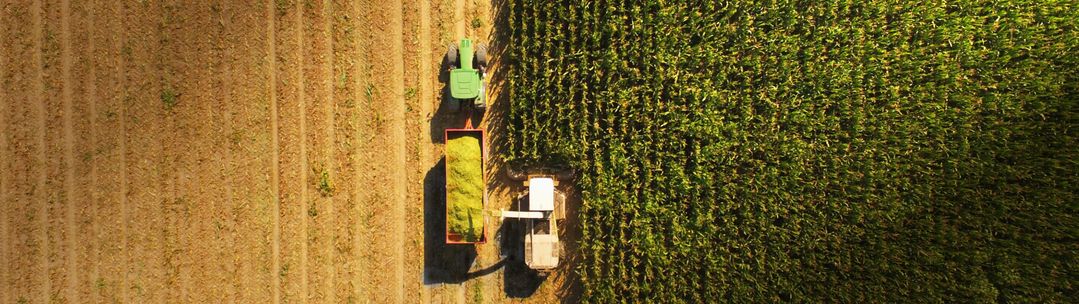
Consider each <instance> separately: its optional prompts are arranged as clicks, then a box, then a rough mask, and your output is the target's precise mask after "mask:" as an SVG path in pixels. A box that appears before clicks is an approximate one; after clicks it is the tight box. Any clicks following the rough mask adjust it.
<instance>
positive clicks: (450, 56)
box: [446, 44, 457, 68]
mask: <svg viewBox="0 0 1079 304" xmlns="http://www.w3.org/2000/svg"><path fill="white" fill-rule="evenodd" d="M446 62H447V63H449V65H450V68H456V67H457V45H456V44H450V46H449V50H446Z"/></svg>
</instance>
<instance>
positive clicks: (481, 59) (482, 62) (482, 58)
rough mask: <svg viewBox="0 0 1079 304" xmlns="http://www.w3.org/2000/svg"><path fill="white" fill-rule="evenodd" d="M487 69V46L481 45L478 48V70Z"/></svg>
mask: <svg viewBox="0 0 1079 304" xmlns="http://www.w3.org/2000/svg"><path fill="white" fill-rule="evenodd" d="M484 68H487V46H486V45H480V46H479V47H477V48H476V69H484Z"/></svg>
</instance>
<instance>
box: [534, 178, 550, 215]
mask: <svg viewBox="0 0 1079 304" xmlns="http://www.w3.org/2000/svg"><path fill="white" fill-rule="evenodd" d="M528 210H531V211H552V210H554V179H551V178H550V177H533V178H531V179H529V180H528Z"/></svg>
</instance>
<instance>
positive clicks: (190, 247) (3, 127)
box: [0, 0, 574, 303]
mask: <svg viewBox="0 0 1079 304" xmlns="http://www.w3.org/2000/svg"><path fill="white" fill-rule="evenodd" d="M496 5H497V4H493V3H490V2H475V1H470V0H434V1H421V0H391V1H376V0H361V1H345V0H333V1H329V0H323V1H317V0H267V1H260V2H257V3H245V2H242V1H159V0H144V1H44V0H37V1H14V2H5V3H4V4H0V135H2V136H0V210H4V211H3V212H0V302H2V303H76V302H95V303H98V302H100V303H117V302H118V303H165V302H169V303H172V302H180V303H216V302H240V303H297V302H300V303H316V302H318V303H330V302H333V303H342V302H343V303H359V302H374V303H414V302H424V303H464V302H470V303H475V302H481V303H489V302H534V303H551V302H557V301H560V300H569V301H573V300H574V297H573V291H572V290H573V289H572V288H570V286H573V283H571V282H572V279H571V278H570V277H569V274H570V272H569V271H568V269H569V267H568V266H564V267H563V269H562V270H559V271H558V272H556V273H555V274H553V275H552V276H551V277H548V278H546V279H545V280H541V279H539V278H538V277H535V276H534V274H532V273H530V272H529V271H527V269H523V268H522V267H523V265H521V264H520V263H517V262H513V261H504V260H503V257H504V256H506V255H507V250H506V249H504V248H502V247H503V244H500V243H499V242H498V241H497V240H498V239H500V235H497V233H499V231H501V230H498V231H496V230H495V229H498V228H499V227H501V223H499V221H498V220H497V219H489V220H488V223H487V224H488V225H490V226H489V227H493V228H492V229H489V230H490V231H491V234H489V235H488V237H489V238H495V239H496V240H493V241H491V242H489V243H488V244H484V245H480V246H473V247H461V246H446V245H444V244H442V240H443V238H442V234H443V233H444V231H442V230H444V226H438V225H440V223H443V224H444V222H440V221H444V218H442V217H443V216H444V215H443V212H444V210H443V209H439V208H443V207H444V206H442V205H440V202H441V195H442V192H440V191H442V187H444V185H443V184H441V183H442V182H443V181H442V178H443V174H444V171H442V170H444V162H443V160H442V158H441V155H442V145H443V143H442V139H441V132H442V131H441V130H442V129H443V128H446V127H461V126H462V125H460V124H461V122H462V120H461V119H460V117H459V116H456V115H453V114H452V113H445V111H443V110H441V109H440V107H439V105H440V100H441V97H442V96H441V95H442V90H443V82H444V79H442V78H441V77H442V76H443V73H442V71H443V69H444V65H443V63H442V57H443V55H444V53H445V46H446V45H447V44H449V43H451V42H452V41H454V40H456V39H459V38H464V37H473V38H474V39H478V40H480V41H481V42H485V43H488V44H491V45H492V49H493V50H497V44H498V42H497V38H496V37H498V36H497V35H496V33H495V27H494V25H495V21H496V20H495V18H494V16H495V13H496V10H497V7H496ZM492 53H493V54H494V55H493V56H492V57H494V58H492V61H493V62H494V64H493V67H492V69H491V71H492V74H491V75H492V76H497V75H498V73H497V71H498V58H497V54H498V53H497V52H492ZM492 85H493V87H492V88H493V90H492V92H491V93H489V95H490V96H491V98H492V100H491V101H490V103H491V110H489V112H488V116H487V117H496V116H497V115H498V111H499V110H498V109H499V108H500V107H499V103H500V102H503V101H502V100H500V97H499V95H500V93H499V92H501V91H500V90H499V89H498V86H499V85H500V82H498V79H497V77H495V81H494V82H493V83H492ZM477 121H479V123H480V125H481V126H484V127H488V128H489V131H490V132H489V134H490V135H491V136H492V138H491V139H489V142H490V141H494V140H497V126H493V125H490V124H491V122H489V121H487V120H483V121H480V120H478V117H477ZM496 122H497V120H496ZM492 149H497V145H495V146H493V147H492ZM487 152H488V155H489V156H492V157H491V158H489V159H488V162H489V168H490V169H489V170H488V172H486V174H488V180H489V181H490V185H489V186H488V193H489V195H490V198H489V200H490V202H492V203H491V205H490V206H488V209H499V208H504V207H505V206H508V205H509V198H510V197H511V196H515V195H516V191H518V190H519V189H518V188H514V187H516V185H513V184H510V183H507V182H506V181H505V180H504V179H503V178H501V177H500V176H501V175H500V174H501V170H502V169H501V165H500V164H499V163H498V160H497V158H495V157H493V156H494V155H497V153H496V152H497V151H495V150H489V151H487ZM571 209H572V208H571ZM571 214H572V213H571ZM570 235H572V232H570ZM571 248H572V244H571ZM571 251H572V249H571Z"/></svg>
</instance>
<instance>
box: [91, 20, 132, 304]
mask: <svg viewBox="0 0 1079 304" xmlns="http://www.w3.org/2000/svg"><path fill="white" fill-rule="evenodd" d="M114 3H115V7H113V14H112V18H111V20H113V22H112V26H111V28H110V32H111V33H112V35H111V36H112V38H113V50H112V51H113V54H114V57H115V58H118V60H116V62H114V63H113V64H114V69H115V71H116V74H115V76H114V77H113V78H112V80H111V81H110V84H111V86H112V89H113V92H115V93H114V95H113V96H119V98H117V99H114V102H115V103H114V105H113V106H114V107H115V109H116V111H117V112H118V115H117V116H118V117H119V118H118V119H116V122H117V126H118V127H119V128H118V130H119V133H120V134H119V135H120V136H119V137H118V138H115V141H116V142H117V144H118V145H119V146H120V151H119V153H118V155H117V156H118V158H119V163H120V168H119V171H118V172H117V173H118V174H116V175H118V176H120V178H119V191H116V194H117V199H118V201H119V206H118V207H119V210H118V212H116V215H117V218H116V219H115V220H114V221H113V223H114V225H113V226H112V227H113V229H115V227H117V226H119V227H120V231H119V233H118V235H115V236H113V238H114V239H115V238H119V241H117V243H119V246H117V247H115V248H114V251H113V254H112V255H110V257H111V258H112V259H111V260H110V261H111V263H106V264H107V265H111V266H112V267H110V268H111V270H112V271H111V272H110V274H112V275H119V276H120V277H119V278H114V284H115V282H117V281H118V282H119V285H113V286H114V288H113V293H114V294H113V295H112V299H113V300H114V302H115V301H116V300H120V301H122V303H127V301H128V299H129V298H128V296H127V286H128V276H127V270H128V268H129V267H130V265H129V264H130V260H131V259H130V258H129V256H128V251H127V248H128V241H127V230H128V229H127V226H128V212H127V208H128V206H127V205H128V199H127V194H128V190H129V188H128V179H127V176H128V173H127V171H128V166H127V154H128V149H127V120H128V118H127V115H128V114H127V113H128V111H127V102H128V100H129V99H130V98H131V95H130V92H129V91H128V90H127V83H126V82H127V71H128V68H127V63H128V61H129V60H128V59H129V58H128V57H130V56H124V54H126V53H129V52H125V50H126V45H127V35H126V31H122V30H121V29H123V28H124V22H123V20H124V16H127V14H126V13H125V9H124V5H123V3H121V2H119V1H115V2H114ZM113 232H114V233H115V231H113ZM103 282H105V283H106V284H108V281H103ZM96 283H97V282H95V284H96ZM105 286H109V285H105Z"/></svg>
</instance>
